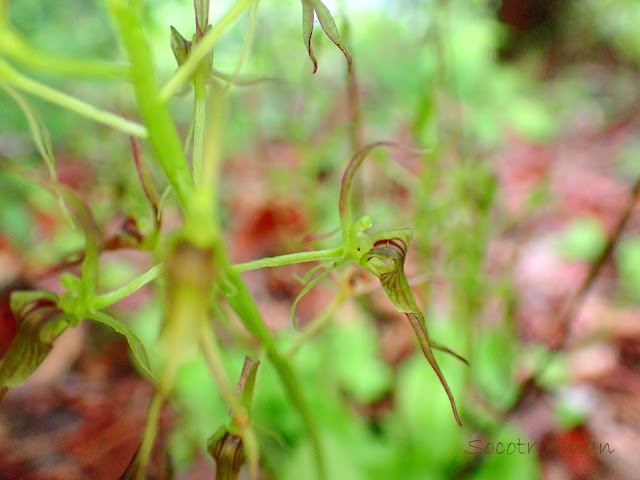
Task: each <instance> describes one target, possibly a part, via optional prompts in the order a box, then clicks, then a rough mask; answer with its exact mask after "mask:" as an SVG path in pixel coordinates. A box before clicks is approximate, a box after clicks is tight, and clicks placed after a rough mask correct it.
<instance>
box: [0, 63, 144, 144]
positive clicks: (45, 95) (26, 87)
mask: <svg viewBox="0 0 640 480" xmlns="http://www.w3.org/2000/svg"><path fill="white" fill-rule="evenodd" d="M0 80H4V81H6V82H7V83H8V84H10V85H12V86H14V87H15V88H17V89H19V90H22V91H23V92H26V93H30V94H31V95H35V96H37V97H40V98H42V99H43V100H46V101H47V102H51V103H55V104H56V105H59V106H61V107H64V108H67V109H69V110H71V111H73V112H75V113H78V114H80V115H82V116H84V117H87V118H90V119H91V120H95V121H96V122H98V123H102V124H104V125H107V126H109V127H113V128H115V129H117V130H120V131H122V132H125V133H128V134H129V135H133V136H136V137H142V138H145V137H146V136H147V129H146V128H145V127H144V126H143V125H140V124H138V123H136V122H132V121H130V120H126V119H124V118H122V117H119V116H118V115H116V114H114V113H111V112H106V111H104V110H100V109H99V108H96V107H94V106H93V105H89V104H88V103H85V102H83V101H82V100H78V99H77V98H75V97H72V96H70V95H67V94H66V93H62V92H60V91H58V90H55V89H54V88H51V87H49V86H47V85H44V84H42V83H40V82H37V81H35V80H32V79H30V78H29V77H26V76H24V75H22V74H21V73H19V72H18V71H17V70H14V69H13V68H12V67H11V66H10V65H9V64H8V63H7V62H5V61H3V60H0Z"/></svg>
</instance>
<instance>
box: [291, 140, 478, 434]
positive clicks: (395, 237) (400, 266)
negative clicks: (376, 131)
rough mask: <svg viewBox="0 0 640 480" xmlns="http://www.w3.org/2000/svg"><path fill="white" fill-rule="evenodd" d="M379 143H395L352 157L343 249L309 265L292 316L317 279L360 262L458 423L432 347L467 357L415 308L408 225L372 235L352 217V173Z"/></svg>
mask: <svg viewBox="0 0 640 480" xmlns="http://www.w3.org/2000/svg"><path fill="white" fill-rule="evenodd" d="M381 146H394V144H393V143H390V142H377V143H373V144H370V145H368V146H366V147H364V148H362V149H361V150H360V151H358V152H357V153H356V154H355V155H354V156H353V158H352V159H351V161H350V163H349V165H348V166H347V168H346V170H345V172H344V175H343V177H342V188H341V191H340V202H339V210H340V223H341V231H342V238H343V253H342V256H341V257H340V258H339V259H337V260H331V261H329V262H326V263H323V264H320V265H318V266H317V267H314V268H312V269H311V270H310V271H309V273H308V274H307V276H306V277H305V278H304V279H303V283H305V287H304V288H303V289H302V291H301V292H300V294H299V295H298V297H297V298H296V299H295V301H294V303H293V307H292V312H291V318H292V322H293V323H294V326H295V307H296V305H297V303H298V302H299V300H300V299H301V298H302V296H304V295H305V294H306V293H307V292H308V291H309V290H310V289H311V288H312V287H313V286H314V285H315V284H316V283H317V282H318V281H319V280H321V279H322V278H324V277H325V276H327V275H328V274H329V273H330V272H331V271H332V270H334V269H335V268H337V267H338V266H340V265H343V264H345V263H347V262H350V261H355V262H357V263H358V264H359V265H360V266H362V267H363V268H365V269H366V270H368V271H369V272H371V273H372V274H374V275H375V276H376V277H378V279H379V280H380V285H381V286H382V289H383V290H384V291H385V293H386V294H387V297H389V300H391V303H393V305H394V307H395V308H396V309H397V310H398V311H400V312H403V313H404V314H405V315H406V316H407V318H408V319H409V322H410V323H411V326H412V328H413V330H414V332H415V334H416V337H417V339H418V343H419V344H420V348H421V349H422V352H423V353H424V356H425V357H426V358H427V360H428V361H429V364H430V365H431V367H432V368H433V370H434V371H435V373H436V375H437V376H438V379H439V380H440V383H441V384H442V386H443V387H444V389H445V392H446V393H447V396H448V397H449V401H450V403H451V408H452V410H453V415H454V417H455V419H456V421H457V422H458V424H459V425H460V426H462V423H461V422H460V417H459V415H458V411H457V408H456V403H455V400H454V398H453V394H452V393H451V389H450V388H449V385H448V383H447V381H446V379H445V377H444V374H443V373H442V371H441V370H440V367H439V365H438V362H437V361H436V359H435V357H434V355H433V351H432V350H433V349H436V350H441V351H443V352H446V353H449V354H451V355H453V356H454V357H456V358H458V359H459V360H461V361H463V362H464V363H467V364H468V362H467V360H466V359H464V358H463V357H462V356H460V355H458V354H457V353H455V352H454V351H452V350H450V349H449V348H447V347H445V346H443V345H440V344H439V343H436V342H434V341H433V340H431V339H430V338H429V335H428V331H427V326H426V321H425V318H424V315H423V314H422V312H421V311H420V309H419V308H418V305H417V303H416V300H415V298H414V296H413V292H412V291H411V287H410V286H409V282H408V280H407V276H406V274H405V272H404V262H405V258H406V256H407V249H408V247H409V242H410V241H411V238H412V237H413V231H412V230H411V229H410V228H403V229H400V230H386V231H382V232H378V233H376V234H373V235H369V234H367V233H365V232H366V231H367V230H368V229H369V228H371V226H372V221H371V218H370V217H368V216H364V217H361V218H360V219H359V220H357V221H355V222H352V220H351V191H352V188H353V183H354V179H355V175H356V173H357V171H358V169H359V168H360V165H361V164H362V162H363V161H364V159H365V158H366V156H367V155H368V154H369V152H371V150H373V149H374V148H377V147H381ZM320 267H325V270H324V271H323V272H322V273H321V274H319V275H317V276H316V277H313V279H311V275H312V274H313V273H314V272H315V271H316V270H317V269H318V268H320Z"/></svg>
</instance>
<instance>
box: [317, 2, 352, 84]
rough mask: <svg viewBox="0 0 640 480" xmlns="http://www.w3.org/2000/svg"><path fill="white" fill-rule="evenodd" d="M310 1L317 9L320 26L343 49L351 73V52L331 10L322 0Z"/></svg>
mask: <svg viewBox="0 0 640 480" xmlns="http://www.w3.org/2000/svg"><path fill="white" fill-rule="evenodd" d="M309 2H310V3H311V4H312V6H313V8H314V9H315V11H316V15H317V16H318V21H319V22H320V26H321V27H322V29H323V30H324V33H326V34H327V37H329V38H330V39H331V41H332V42H333V43H335V44H336V46H337V47H338V48H339V49H340V50H342V53H343V54H344V56H345V58H346V59H347V68H348V69H349V73H351V54H350V53H349V49H348V48H347V45H346V44H345V43H344V42H343V41H342V39H341V38H340V33H339V32H338V27H336V22H335V20H334V19H333V17H332V16H331V12H330V11H329V9H328V8H327V7H326V5H325V4H324V3H322V2H321V1H320V0H309Z"/></svg>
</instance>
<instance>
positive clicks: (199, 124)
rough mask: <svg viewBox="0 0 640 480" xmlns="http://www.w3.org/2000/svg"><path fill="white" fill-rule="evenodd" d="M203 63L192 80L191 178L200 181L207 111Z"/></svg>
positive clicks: (205, 74) (205, 75) (197, 182)
mask: <svg viewBox="0 0 640 480" xmlns="http://www.w3.org/2000/svg"><path fill="white" fill-rule="evenodd" d="M204 63H206V62H203V65H201V66H200V69H198V73H197V74H196V76H195V78H194V81H193V89H194V109H193V164H192V167H191V168H192V170H193V180H194V182H195V184H196V185H198V184H199V183H200V176H201V174H202V151H203V148H204V127H205V121H206V111H207V72H206V68H205V65H204Z"/></svg>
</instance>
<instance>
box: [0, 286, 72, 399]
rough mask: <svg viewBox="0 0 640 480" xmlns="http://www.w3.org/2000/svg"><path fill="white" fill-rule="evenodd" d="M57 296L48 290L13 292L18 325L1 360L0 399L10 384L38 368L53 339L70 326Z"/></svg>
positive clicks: (13, 304)
mask: <svg viewBox="0 0 640 480" xmlns="http://www.w3.org/2000/svg"><path fill="white" fill-rule="evenodd" d="M57 300H58V297H57V296H56V295H55V294H53V293H51V292H45V291H36V292H14V293H13V294H12V295H11V300H10V305H11V309H12V310H13V313H14V316H15V319H16V323H17V327H18V329H17V332H16V336H15V338H14V339H13V342H12V343H11V345H10V346H9V349H8V350H7V352H6V353H5V354H4V356H3V357H2V359H1V360H0V391H1V393H0V399H1V397H2V395H3V394H4V392H5V391H6V389H7V388H8V387H13V386H16V385H20V384H21V383H22V382H24V381H25V380H26V379H27V378H28V377H29V376H30V375H31V374H32V373H33V372H35V371H36V369H37V368H38V367H39V366H40V364H41V363H42V362H43V361H44V359H45V358H46V356H47V355H48V354H49V352H50V351H51V349H52V345H53V341H54V340H55V339H56V338H58V336H60V334H61V333H62V332H63V331H64V330H66V328H67V327H68V326H69V324H70V321H69V316H68V315H66V314H65V313H64V312H63V311H62V310H61V309H60V308H59V307H58V305H57Z"/></svg>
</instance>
